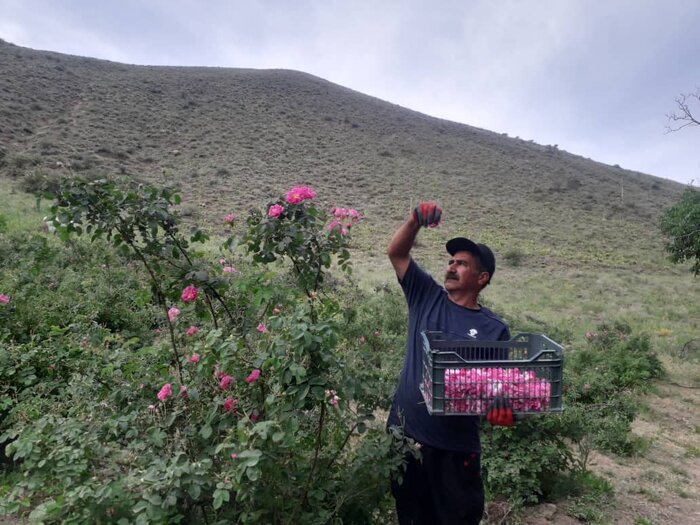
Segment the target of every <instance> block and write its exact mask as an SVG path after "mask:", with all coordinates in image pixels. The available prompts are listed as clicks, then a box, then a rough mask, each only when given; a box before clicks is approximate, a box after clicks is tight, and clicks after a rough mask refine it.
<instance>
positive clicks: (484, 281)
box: [477, 272, 491, 288]
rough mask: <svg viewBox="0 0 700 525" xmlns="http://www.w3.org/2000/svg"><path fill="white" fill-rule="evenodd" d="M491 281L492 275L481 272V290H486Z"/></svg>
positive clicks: (479, 281) (479, 280)
mask: <svg viewBox="0 0 700 525" xmlns="http://www.w3.org/2000/svg"><path fill="white" fill-rule="evenodd" d="M490 280H491V274H490V273H489V272H481V273H480V274H479V279H478V280H477V282H478V283H479V285H480V286H481V288H484V287H485V286H486V285H487V284H489V281H490Z"/></svg>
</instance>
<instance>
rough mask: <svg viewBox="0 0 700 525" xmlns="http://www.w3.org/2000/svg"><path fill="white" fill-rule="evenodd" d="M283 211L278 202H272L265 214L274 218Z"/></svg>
mask: <svg viewBox="0 0 700 525" xmlns="http://www.w3.org/2000/svg"><path fill="white" fill-rule="evenodd" d="M283 212H284V208H283V207H282V206H280V205H279V204H273V205H272V206H270V209H269V210H267V216H268V217H270V218H273V219H276V218H277V217H279V216H280V215H282V213H283Z"/></svg>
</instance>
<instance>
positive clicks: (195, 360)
mask: <svg viewBox="0 0 700 525" xmlns="http://www.w3.org/2000/svg"><path fill="white" fill-rule="evenodd" d="M188 361H189V362H190V363H199V354H198V353H197V352H195V353H194V354H192V357H190V358H189V359H188Z"/></svg>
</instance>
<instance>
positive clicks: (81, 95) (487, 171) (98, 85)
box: [0, 42, 683, 259]
mask: <svg viewBox="0 0 700 525" xmlns="http://www.w3.org/2000/svg"><path fill="white" fill-rule="evenodd" d="M0 86H1V89H0V107H1V108H2V109H1V110H0V144H1V145H2V147H3V148H4V149H5V159H4V163H3V166H2V168H1V169H0V174H2V175H4V176H8V177H13V178H17V177H21V176H23V175H24V174H25V173H27V171H28V170H29V171H30V172H31V171H40V172H44V173H47V174H49V175H50V176H52V175H55V174H59V173H63V172H66V171H67V170H68V169H70V170H72V171H73V172H77V173H86V172H103V173H109V174H119V173H121V174H126V175H130V176H133V177H138V178H141V179H145V180H150V181H157V182H159V183H164V182H168V183H177V184H179V185H181V187H182V189H183V193H184V195H185V196H186V198H185V200H186V201H187V202H188V203H190V207H189V209H186V213H188V214H190V215H192V216H193V217H194V218H195V219H199V218H200V216H204V217H220V216H221V215H222V214H223V213H224V212H226V211H228V210H232V209H234V210H240V208H242V207H246V206H247V205H248V204H249V203H262V202H264V201H265V200H266V199H268V198H270V197H272V196H275V195H277V194H278V193H279V192H280V191H282V190H284V189H285V188H286V187H287V186H289V184H290V183H292V182H304V183H308V184H311V185H313V186H314V187H315V188H317V189H318V190H319V193H320V194H322V195H323V196H324V197H325V198H326V199H327V200H328V201H329V202H334V203H338V204H342V205H351V206H354V207H357V208H358V209H361V210H362V211H364V212H365V213H366V214H367V217H368V218H370V219H376V220H375V221H374V222H375V223H377V224H386V225H387V232H388V230H389V229H390V228H391V227H393V224H394V223H395V222H396V221H398V220H400V219H402V218H403V217H404V215H405V212H406V210H407V209H409V206H410V204H411V202H415V201H416V200H417V199H422V198H433V199H437V200H439V201H440V202H441V203H442V204H443V205H444V207H445V209H446V210H448V213H449V215H447V216H446V217H449V218H450V219H452V220H449V221H448V220H446V222H445V227H446V228H448V229H450V228H457V226H460V225H462V224H469V226H468V231H476V232H483V235H485V236H486V237H488V238H490V241H491V242H492V243H493V244H494V245H495V246H496V248H499V247H502V246H507V245H509V244H510V243H511V242H512V241H513V240H517V239H528V240H529V241H531V242H530V243H529V244H530V245H529V246H527V247H525V251H526V252H528V253H532V254H539V255H545V254H548V253H551V252H552V248H555V251H556V252H558V253H559V254H560V255H562V256H563V257H565V258H567V259H571V258H572V257H574V256H575V254H576V253H579V252H582V251H583V252H590V251H591V250H594V251H595V252H596V253H598V256H596V257H595V258H596V259H602V258H604V255H605V254H606V253H608V252H610V251H611V250H618V249H621V250H622V251H625V248H626V246H625V243H627V242H631V241H632V239H631V238H630V236H629V235H626V236H624V237H617V236H616V235H615V232H614V231H612V229H613V228H614V229H615V230H619V227H620V222H622V223H626V224H629V225H630V227H632V228H634V229H635V230H636V232H637V233H639V235H634V236H633V237H634V242H635V243H636V242H639V240H640V238H642V237H643V238H650V240H651V241H652V244H649V246H650V247H651V246H652V245H657V244H658V242H659V239H658V237H656V234H655V233H654V231H655V230H656V228H655V224H656V220H657V218H658V215H659V212H660V210H661V209H662V208H664V207H666V206H668V205H669V204H670V203H672V202H674V201H675V200H676V199H677V198H678V196H679V195H680V193H681V191H682V189H683V187H682V185H680V184H677V183H674V182H671V181H667V180H663V179H660V178H655V177H652V176H648V175H643V174H640V173H637V172H631V171H627V170H624V169H621V168H619V167H612V166H607V165H604V164H601V163H598V162H594V161H592V160H588V159H585V158H582V157H579V156H576V155H573V154H570V153H567V152H565V151H561V150H559V149H557V147H556V146H554V145H549V146H542V145H539V144H535V143H532V142H528V141H525V140H521V139H517V138H510V137H507V136H505V135H501V134H498V133H494V132H491V131H486V130H482V129H477V128H473V127H470V126H467V125H463V124H457V123H453V122H448V121H444V120H440V119H436V118H432V117H429V116H426V115H423V114H420V113H417V112H414V111H410V110H407V109H404V108H402V107H399V106H396V105H393V104H390V103H387V102H384V101H381V100H378V99H375V98H372V97H369V96H366V95H363V94H361V93H357V92H355V91H352V90H349V89H346V88H343V87H341V86H338V85H335V84H332V83H330V82H327V81H325V80H322V79H320V78H316V77H313V76H311V75H308V74H304V73H300V72H296V71H287V70H250V69H220V68H192V67H188V68H184V67H145V66H128V65H123V64H117V63H112V62H107V61H101V60H95V59H90V58H82V57H75V56H68V55H62V54H58V53H52V52H44V51H33V50H29V49H25V48H21V47H17V46H14V45H11V44H8V43H5V42H0ZM195 202H196V203H197V204H199V206H198V207H195V206H194V203H195ZM380 219H381V220H380ZM563 219H565V220H563ZM584 223H585V224H586V225H587V226H586V228H585V229H586V230H590V229H593V230H595V232H596V235H595V236H593V237H592V236H590V235H586V236H583V237H581V236H579V235H578V233H577V232H578V231H579V230H580V229H581V224H584ZM611 225H612V228H611ZM460 231H462V229H461V228H460ZM375 233H385V232H376V231H375ZM373 245H374V242H373V241H372V240H371V239H367V240H366V246H367V247H371V246H373ZM634 251H636V250H634Z"/></svg>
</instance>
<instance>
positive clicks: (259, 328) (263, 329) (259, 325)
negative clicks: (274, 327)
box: [256, 323, 268, 334]
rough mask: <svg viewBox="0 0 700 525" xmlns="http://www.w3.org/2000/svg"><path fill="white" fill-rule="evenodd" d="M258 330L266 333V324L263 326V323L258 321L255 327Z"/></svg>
mask: <svg viewBox="0 0 700 525" xmlns="http://www.w3.org/2000/svg"><path fill="white" fill-rule="evenodd" d="M256 330H257V331H258V332H260V333H261V334H266V333H267V332H268V329H267V326H265V323H260V324H258V327H257V328H256Z"/></svg>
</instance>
